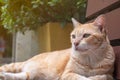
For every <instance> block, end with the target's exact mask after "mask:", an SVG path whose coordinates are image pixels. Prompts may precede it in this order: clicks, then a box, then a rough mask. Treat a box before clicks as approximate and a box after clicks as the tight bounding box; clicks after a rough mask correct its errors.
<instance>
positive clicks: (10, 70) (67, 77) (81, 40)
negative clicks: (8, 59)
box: [0, 15, 115, 80]
mask: <svg viewBox="0 0 120 80" xmlns="http://www.w3.org/2000/svg"><path fill="white" fill-rule="evenodd" d="M72 22H73V25H74V30H73V31H72V33H71V43H72V47H71V48H70V49H66V50H61V51H55V52H48V53H44V54H40V55H37V56H35V57H33V58H31V59H29V60H27V61H25V62H18V63H11V64H9V65H4V66H1V67H0V72H1V78H2V79H5V80H113V78H112V72H113V64H114V60H115V56H114V52H113V49H112V47H111V46H110V44H109V40H108V37H107V34H106V30H105V18H104V16H103V15H101V16H99V17H98V18H97V19H96V20H95V21H94V22H92V23H87V24H80V23H79V22H77V21H76V20H75V19H72Z"/></svg>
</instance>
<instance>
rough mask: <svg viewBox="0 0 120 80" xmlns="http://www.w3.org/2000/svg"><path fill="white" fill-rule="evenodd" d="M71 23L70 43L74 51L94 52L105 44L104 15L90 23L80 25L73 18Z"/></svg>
mask: <svg viewBox="0 0 120 80" xmlns="http://www.w3.org/2000/svg"><path fill="white" fill-rule="evenodd" d="M72 22H73V26H74V30H73V31H72V33H71V43H72V48H73V49H74V50H76V51H87V50H90V49H91V50H94V49H96V48H99V47H100V46H101V44H103V42H107V40H106V36H107V35H106V30H105V17H104V15H100V16H98V17H97V18H96V19H95V20H94V21H93V22H92V23H86V24H81V23H79V22H78V21H76V20H75V19H74V18H72Z"/></svg>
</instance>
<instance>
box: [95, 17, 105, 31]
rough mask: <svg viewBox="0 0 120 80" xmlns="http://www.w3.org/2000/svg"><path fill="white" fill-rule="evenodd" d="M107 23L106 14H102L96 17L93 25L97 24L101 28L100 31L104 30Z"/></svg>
mask: <svg viewBox="0 0 120 80" xmlns="http://www.w3.org/2000/svg"><path fill="white" fill-rule="evenodd" d="M105 23H106V21H105V15H100V16H98V17H97V18H96V19H95V21H94V22H93V25H95V26H97V27H98V28H99V29H100V31H102V30H103V29H104V28H105Z"/></svg>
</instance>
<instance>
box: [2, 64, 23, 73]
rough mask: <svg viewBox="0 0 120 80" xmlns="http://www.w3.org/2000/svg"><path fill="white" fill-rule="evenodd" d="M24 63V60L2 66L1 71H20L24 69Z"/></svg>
mask: <svg viewBox="0 0 120 80" xmlns="http://www.w3.org/2000/svg"><path fill="white" fill-rule="evenodd" d="M24 64H25V63H24V62H17V63H11V64H6V65H3V66H1V67H0V72H12V73H18V72H21V71H22V68H23V66H24Z"/></svg>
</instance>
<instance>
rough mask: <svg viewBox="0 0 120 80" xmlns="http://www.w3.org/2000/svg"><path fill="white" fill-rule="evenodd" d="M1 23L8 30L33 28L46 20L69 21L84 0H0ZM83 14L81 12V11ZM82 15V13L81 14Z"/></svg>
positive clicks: (83, 4)
mask: <svg viewBox="0 0 120 80" xmlns="http://www.w3.org/2000/svg"><path fill="white" fill-rule="evenodd" d="M0 2H1V3H2V4H3V5H2V7H1V12H2V14H1V19H2V24H3V25H4V27H5V28H6V29H8V30H9V31H10V32H13V31H22V32H24V31H25V30H27V29H35V28H36V27H39V26H40V25H42V24H44V23H47V22H70V21H71V17H74V16H75V15H76V13H77V14H81V12H83V11H81V10H83V8H85V2H86V0H0ZM82 14H83V13H82ZM81 16H83V15H81Z"/></svg>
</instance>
